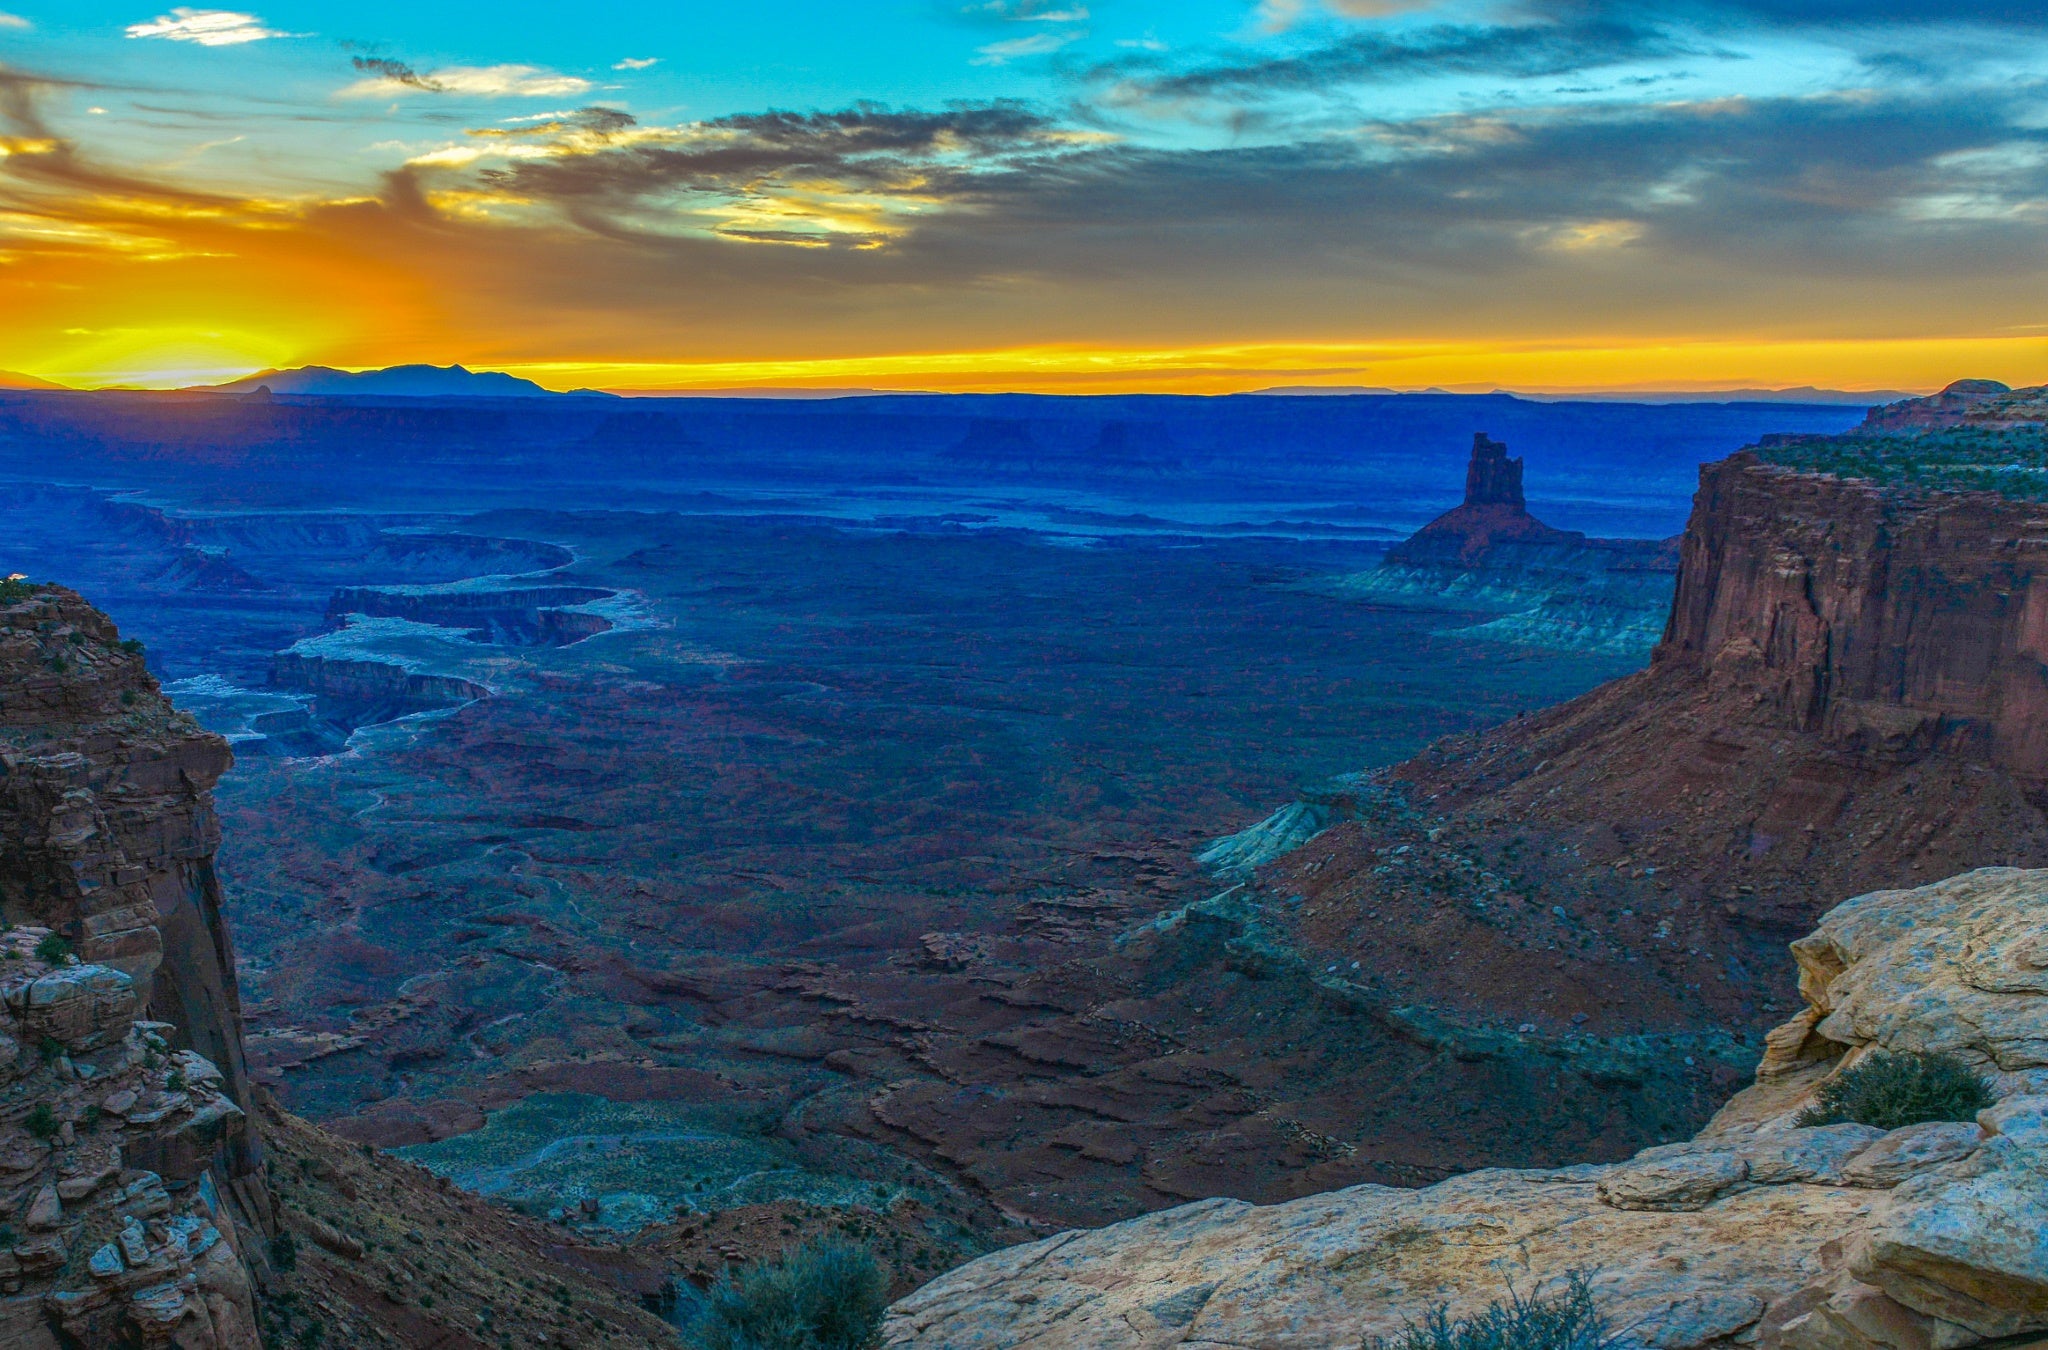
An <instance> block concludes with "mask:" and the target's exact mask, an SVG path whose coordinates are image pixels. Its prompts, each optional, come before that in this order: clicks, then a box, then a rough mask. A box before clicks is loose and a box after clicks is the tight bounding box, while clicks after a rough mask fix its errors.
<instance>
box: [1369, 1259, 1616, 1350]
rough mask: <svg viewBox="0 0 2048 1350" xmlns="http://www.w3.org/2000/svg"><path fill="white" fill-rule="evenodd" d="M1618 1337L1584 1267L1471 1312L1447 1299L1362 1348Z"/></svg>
mask: <svg viewBox="0 0 2048 1350" xmlns="http://www.w3.org/2000/svg"><path fill="white" fill-rule="evenodd" d="M1617 1339H1618V1337H1617V1336H1616V1334H1615V1332H1614V1330H1613V1328H1612V1327H1610V1326H1609V1325H1608V1322H1607V1318H1606V1316H1605V1315H1604V1314H1603V1313H1602V1312H1601V1311H1600V1309H1599V1308H1598V1307H1597V1306H1595V1305H1594V1303H1593V1282H1592V1279H1591V1278H1590V1277H1589V1276H1587V1275H1585V1274H1584V1273H1583V1272H1578V1271H1574V1272H1573V1273H1572V1274H1570V1275H1567V1276H1566V1277H1565V1280H1564V1287H1563V1288H1562V1289H1561V1290H1558V1291H1557V1292H1556V1293H1552V1294H1548V1295H1546V1294H1543V1293H1542V1292H1541V1289H1540V1287H1539V1288H1538V1289H1534V1290H1531V1291H1530V1292H1529V1293H1528V1295H1526V1296H1524V1295H1523V1294H1522V1293H1520V1292H1519V1291H1518V1290H1516V1289H1514V1288H1513V1287H1510V1288H1509V1289H1508V1298H1507V1302H1505V1303H1495V1304H1493V1305H1491V1306H1490V1307H1488V1308H1487V1310H1486V1311H1485V1312H1483V1313H1478V1314H1476V1315H1474V1316H1472V1317H1460V1318H1455V1319H1454V1318H1452V1316H1451V1311H1450V1306H1449V1305H1448V1304H1438V1305H1437V1306H1436V1307H1434V1308H1432V1309H1430V1310H1429V1312H1428V1313H1427V1314H1425V1315H1424V1317H1423V1319H1422V1322H1421V1324H1420V1325H1418V1324H1416V1323H1413V1322H1411V1323H1409V1324H1408V1329H1407V1330H1406V1331H1404V1332H1402V1333H1401V1335H1399V1336H1398V1337H1395V1338H1394V1339H1392V1340H1388V1339H1387V1338H1386V1337H1384V1336H1367V1337H1366V1338H1365V1339H1364V1340H1362V1341H1360V1342H1359V1347H1360V1350H1603V1348H1604V1347H1606V1346H1609V1345H1612V1344H1613V1343H1614V1342H1615V1341H1616V1340H1617Z"/></svg>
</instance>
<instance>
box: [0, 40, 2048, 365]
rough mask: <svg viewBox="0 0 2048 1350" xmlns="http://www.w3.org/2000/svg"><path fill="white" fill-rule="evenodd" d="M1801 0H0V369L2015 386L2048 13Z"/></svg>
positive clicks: (2036, 328)
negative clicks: (1809, 7) (860, 10)
mask: <svg viewBox="0 0 2048 1350" xmlns="http://www.w3.org/2000/svg"><path fill="white" fill-rule="evenodd" d="M1390 9H1391V10H1394V11H1398V12H1383V11H1385V10H1390ZM629 11H630V12H629ZM1352 11H1358V12H1357V13H1353V12H1352ZM1828 13H1829V15H1830V16H1832V17H1821V18H1816V17H1814V16H1813V14H1812V13H1811V12H1809V11H1806V10H1803V9H1801V8H1800V7H1793V6H1780V5H1775V4H1764V3H1752V4H1738V3H1730V4H1725V5H1718V6H1703V7H1701V8H1699V9H1698V10H1696V11H1689V12H1688V15H1687V17H1686V18H1684V19H1683V20H1679V19H1676V18H1669V17H1667V18H1655V17H1653V16H1650V15H1648V14H1647V13H1641V12H1636V11H1632V10H1631V11H1622V10H1617V11H1616V12H1615V14H1614V15H1612V16H1608V17H1589V15H1591V14H1592V11H1589V10H1582V9H1580V8H1578V7H1571V6H1546V5H1540V4H1537V5H1528V6H1522V7H1519V8H1515V7H1505V6H1500V5H1492V4H1484V3H1464V2H1463V0H1444V3H1439V4H1435V5H1422V6H1406V7H1378V6H1374V7H1366V9H1365V10H1360V9H1359V7H1358V6H1355V5H1330V6H1328V7H1315V6H1289V7H1284V8H1282V9H1273V8H1270V7H1268V8H1265V9H1258V8H1256V7H1254V6H1251V5H1249V4H1242V3H1228V2H1226V0H1205V2H1204V3H1199V4H1194V5H1189V6H1175V7H1166V6H1160V5H1155V4H1152V3H1149V0H1124V2H1123V3H1115V4H1110V5H1105V6H1103V7H1101V9H1100V12H1098V13H1095V14H1093V15H1090V13H1089V12H1088V11H1087V10H1085V9H1082V8H1080V7H1060V8H1052V7H1048V6H1044V5H1035V4H1033V3H1030V0H1014V2H1013V3H1009V2H1006V3H998V4H990V5H966V6H957V7H948V6H935V7H932V8H930V9H928V10H926V11H923V12H922V13H920V14H910V13H906V14H904V15H901V16H898V17H895V18H880V19H876V20H875V21H874V22H872V23H867V24H855V23H853V22H852V21H850V20H849V19H848V18H847V17H846V16H845V15H844V14H841V13H839V12H838V11H835V10H832V9H831V8H830V7H827V6H824V5H822V4H811V3H802V4H792V5H786V6H782V7H779V9H778V10H777V12H776V13H774V14H767V13H764V14H762V15H761V16H759V17H757V18H746V17H736V16H732V15H724V14H718V15H714V14H712V13H711V12H710V11H709V10H707V9H705V8H703V7H698V6H683V7H680V12H677V13H670V12H668V11H666V10H664V11H662V12H659V13H657V12H655V11H654V10H653V9H652V8H651V7H650V8H648V9H647V10H645V11H644V12H642V11H641V10H640V7H632V6H629V7H623V8H615V9H613V10H608V11H607V13H606V15H605V16H604V18H603V19H602V20H601V21H600V22H597V23H588V24H586V23H577V24H571V23H569V22H568V21H567V20H565V19H562V18H560V17H557V16H554V15H553V14H552V13H551V12H548V11H541V10H538V9H535V10H533V11H532V12H531V13H530V14H522V15H520V16H518V21H515V22H507V23H501V24H494V25H483V24H481V23H478V22H471V20H476V19H480V17H481V14H480V13H479V14H475V15H472V14H468V13H467V12H466V10H465V9H464V8H463V7H456V8H454V9H450V10H446V11H445V12H444V11H443V9H442V8H441V7H436V12H435V14H433V15H431V16H422V15H419V14H417V13H415V12H413V11H412V10H408V9H405V8H403V7H399V6H391V5H372V6H369V7H368V8H367V9H366V10H364V11H363V12H361V13H360V14H358V15H355V16H352V17H351V18H350V20H349V22H350V25H351V28H350V31H348V32H340V31H333V30H332V23H333V20H332V17H331V15H330V16H326V17H325V18H324V19H323V16H322V15H321V14H320V13H318V12H317V10H316V8H315V7H313V6H311V5H294V6H277V7H273V8H272V9H271V10H266V11H264V12H260V13H243V12H241V11H233V12H230V11H212V10H183V9H181V10H176V11H171V12H167V13H165V14H162V15H156V14H143V13H141V12H140V11H134V10H130V9H125V8H121V7H119V6H115V5H109V4H102V3H99V2H98V0H93V3H87V4H81V5H66V6H64V7H63V8H62V9H61V10H60V9H58V8H57V7H54V6H53V7H50V8H49V9H47V10H43V11H40V12H38V11H35V10H32V9H31V10H24V11H23V12H22V13H21V14H20V15H19V16H18V18H19V22H18V23H17V24H10V25H6V26H0V306H4V308H5V312H6V314H7V317H8V322H7V324H6V325H5V326H4V328H0V370H11V371H15V372H18V373H21V374H24V375H29V376H35V377H40V378H45V379H51V380H56V381H59V382H62V383H67V384H72V385H77V386H95V385H103V384H138V385H147V386H173V385H179V384H188V383H202V382H213V381H216V380H218V379H225V378H231V377H234V376H238V375H242V374H247V373H250V372H252V371H256V370H260V369H264V368H267V367H271V366H283V365H294V364H304V363H321V364H330V365H337V366H345V367H351V368H361V367H372V366H380V365H388V364H396V363H403V362H419V361H424V362H434V363H451V362H460V363H463V364H466V365H470V366H472V367H481V368H490V369H504V370H510V371H513V372H516V373H520V374H524V375H527V376H529V377H531V378H534V379H536V380H539V381H540V382H542V383H544V384H547V385H550V386H551V387H564V388H567V387H578V386H594V387H601V388H611V389H619V390H629V391H630V390H659V389H724V388H750V387H778V386H784V385H787V386H794V387H812V388H816V387H875V388H904V389H958V390H970V389H971V390H986V389H1032V390H1065V391H1075V392H1080V391H1091V390H1100V391H1110V390H1130V389H1147V388H1157V389H1170V390H1179V391H1185V392H1223V391H1230V390H1241V389H1253V388H1261V387H1266V386H1271V385H1276V384H1282V385H1313V384H1330V385H1363V386H1377V387H1392V388H1403V389H1406V388H1424V387H1430V386H1442V387H1448V388H1494V387H1511V388H1523V389H1532V390H1540V389H1547V390H1559V389H1572V390H1582V389H1583V390H1595V389H1628V388H1647V387H1657V388H1666V389H1669V388H1712V387H1755V386H1789V385H1809V384H1810V385H1822V386H1829V387H1838V388H1852V389H1853V388H1892V389H1900V388H1904V389H1919V388H1928V387H1934V386H1938V385H1940V384H1943V383H1945V382H1946V381H1947V380H1949V379H1951V378H1954V377H1956V376H1958V375H1964V374H1967V375H1981V376H1986V377H1992V378H1998V379H2003V380H2006V381H2008V382H2013V383H2024V382H2030V381H2037V380H2039V379H2040V378H2042V377H2043V375H2044V373H2048V330H2044V327H2043V313H2042V301H2043V299H2044V298H2048V287H2044V284H2043V283H2044V280H2048V278H2044V270H2043V269H2044V266H2048V264H2044V261H2043V260H2044V258H2048V252H2044V250H2043V248H2042V247H2041V245H2042V243H2043V242H2044V241H2043V234H2044V227H2048V152H2044V150H2043V148H2042V144H2043V143H2042V132H2041V131H2040V127H2041V126H2042V125H2044V123H2048V100H2044V96H2043V93H2042V90H2043V88H2044V85H2048V30H2044V28H2043V26H2042V25H2041V24H2039V23H2036V22H2029V21H2025V20H2024V19H2023V18H2021V19H2015V18H2014V17H2013V16H2012V15H2011V14H2010V13H2008V12H2007V9H2006V8H2005V7H2001V6H1985V7H1983V11H1982V12H1981V13H1979V12H1977V10H1976V9H1975V8H1973V7H1972V6H1968V5H1965V6H1960V7H1958V6H1946V7H1934V6H1926V7H1916V6H1913V5H1894V6H1879V7H1873V8H1872V9H1871V11H1870V12H1869V13H1867V14H1862V15H1861V16H1860V17H1856V18H1855V19H1854V21H1853V22H1852V21H1850V18H1849V17H1844V16H1842V15H1835V14H1834V13H1833V11H1832V10H1829V11H1828ZM1909 50H1910V51H1911V52H1912V53H1914V59H1915V60H1916V61H1917V62H1919V65H1918V67H1916V69H1915V71H1914V73H1912V74H1911V76H1910V77H1909V76H1907V75H1905V74H1902V73H1900V70H1901V68H1900V67H1899V66H1898V65H1897V63H1896V62H1893V61H1892V60H1891V54H1894V53H1898V52H1904V51H1909Z"/></svg>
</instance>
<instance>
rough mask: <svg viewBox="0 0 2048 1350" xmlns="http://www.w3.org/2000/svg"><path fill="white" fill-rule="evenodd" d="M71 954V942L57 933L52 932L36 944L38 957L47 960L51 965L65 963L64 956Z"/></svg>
mask: <svg viewBox="0 0 2048 1350" xmlns="http://www.w3.org/2000/svg"><path fill="white" fill-rule="evenodd" d="M69 955H71V944H70V943H68V942H66V941H65V940H64V939H63V938H60V937H58V936H57V935H56V934H55V933H52V934H50V935H49V936H48V937H46V938H44V939H43V940H42V941H41V942H38V943H37V944H36V957H37V959H39V960H42V961H46V962H48V963H49V964H50V965H53V966H61V965H63V964H64V958H65V957H67V956H69Z"/></svg>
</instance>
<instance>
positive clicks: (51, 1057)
mask: <svg viewBox="0 0 2048 1350" xmlns="http://www.w3.org/2000/svg"><path fill="white" fill-rule="evenodd" d="M36 1053H37V1054H39V1055H41V1056H42V1057H43V1063H45V1064H55V1063H56V1062H57V1061H58V1060H60V1059H62V1058H64V1042H62V1041H60V1040H58V1039H57V1038H56V1037H55V1036H45V1037H43V1039H42V1040H40V1041H38V1042H36Z"/></svg>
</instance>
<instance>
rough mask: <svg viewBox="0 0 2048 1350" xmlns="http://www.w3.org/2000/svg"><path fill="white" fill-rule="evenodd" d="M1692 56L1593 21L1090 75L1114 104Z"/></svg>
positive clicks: (1431, 33)
mask: <svg viewBox="0 0 2048 1350" xmlns="http://www.w3.org/2000/svg"><path fill="white" fill-rule="evenodd" d="M1686 50H1688V47H1687V44H1686V43H1684V42H1683V41H1682V40H1680V39H1678V38H1676V37H1673V36H1671V35H1669V34H1666V33H1662V32H1659V31H1657V30H1654V29H1651V28H1648V27H1643V26H1639V25H1636V24H1633V23H1628V22H1623V21H1621V20H1619V19H1614V18H1604V17H1587V18H1581V19H1575V20H1570V21H1558V22H1540V23H1526V24H1513V25H1488V26H1466V25H1449V24H1442V25H1436V26H1433V27H1430V28H1425V29H1420V30H1414V31H1409V32H1404V33H1398V34H1397V33H1387V32H1382V31H1379V30H1367V31H1363V32H1352V33H1345V34H1342V35H1340V36H1338V37H1336V38H1335V39H1333V40H1330V41H1327V42H1324V43H1322V44H1321V45H1319V46H1315V47H1311V48H1308V49H1306V50H1304V51H1298V52H1291V53H1288V54H1286V55H1283V56H1264V57H1254V58H1251V59H1248V60H1240V61H1227V62H1215V63H1211V64H1209V65H1199V66H1194V67H1191V68H1189V69H1185V70H1179V71H1173V70H1162V69H1160V67H1159V64H1158V63H1157V62H1156V61H1153V60H1151V59H1149V58H1142V57H1140V58H1120V59H1119V60H1118V61H1115V62H1110V63H1107V64H1104V65H1101V66H1098V67H1096V68H1095V69H1094V70H1093V71H1091V72H1089V73H1088V78H1089V79H1091V80H1092V81H1093V82H1095V83H1096V84H1097V85H1098V86H1101V87H1103V88H1105V89H1106V90H1107V91H1108V97H1109V98H1110V99H1111V101H1112V102H1115V103H1119V104H1126V105H1128V104H1134V103H1142V102H1145V101H1148V100H1160V101H1176V100H1188V99H1222V98H1234V99H1247V98H1261V97H1266V96H1272V95H1279V94H1298V93H1305V92H1317V91H1323V90H1328V89H1331V88H1334V87H1336V86H1340V85H1345V84H1382V83H1388V82H1392V81H1397V80H1404V79H1417V78H1422V77H1426V76H1431V75H1441V74H1467V75H1487V76H1496V77H1500V78H1504V79H1505V78H1524V79H1527V78H1533V77H1544V76H1556V75H1566V74H1574V73H1578V72H1581V71H1585V70H1588V69H1593V68H1597V67H1600V66H1606V65H1614V64H1618V63H1620V62H1624V61H1633V60H1640V59H1643V58H1646V57H1651V56H1669V55H1676V54H1680V53H1682V52H1684V51H1686Z"/></svg>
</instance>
